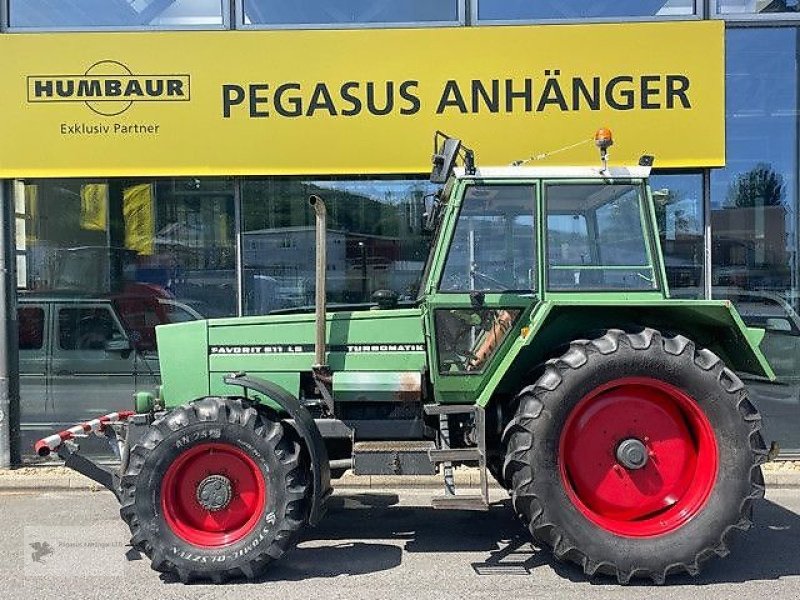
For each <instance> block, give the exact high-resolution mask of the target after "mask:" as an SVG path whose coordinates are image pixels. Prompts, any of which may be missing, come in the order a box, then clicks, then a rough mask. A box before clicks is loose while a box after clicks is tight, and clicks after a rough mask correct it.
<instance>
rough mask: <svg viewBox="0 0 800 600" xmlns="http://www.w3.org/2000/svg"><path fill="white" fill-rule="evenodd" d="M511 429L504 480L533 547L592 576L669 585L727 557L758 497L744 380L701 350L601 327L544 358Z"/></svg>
mask: <svg viewBox="0 0 800 600" xmlns="http://www.w3.org/2000/svg"><path fill="white" fill-rule="evenodd" d="M518 403H519V404H518V409H517V412H516V415H515V416H514V418H513V419H512V420H511V422H510V423H509V424H508V425H507V427H506V428H505V431H504V434H503V442H504V445H505V447H506V448H507V453H506V459H505V463H504V478H505V480H506V481H507V482H508V483H509V485H510V487H511V493H512V501H513V505H514V508H515V510H516V511H517V513H518V514H519V515H520V516H521V517H522V518H523V519H524V520H525V521H526V523H527V524H528V527H529V529H530V532H531V534H532V535H533V537H534V539H535V540H536V541H538V542H541V543H542V544H544V545H546V546H549V547H550V548H552V549H553V552H554V555H555V556H556V558H558V559H560V560H568V561H572V562H574V563H576V564H578V565H579V566H580V567H581V568H582V569H583V571H584V573H585V574H586V575H587V576H590V577H591V576H593V575H595V574H596V573H604V574H609V575H612V576H616V577H617V579H618V580H619V582H620V583H628V582H629V581H630V579H631V578H632V577H644V578H650V579H652V580H653V581H654V582H656V583H663V582H664V580H665V578H666V577H667V576H669V575H670V574H672V573H677V572H688V573H690V574H692V575H696V574H697V573H698V572H699V570H700V567H701V565H702V564H703V563H704V562H705V561H706V560H707V559H709V558H712V557H714V556H725V555H726V554H727V553H728V543H729V537H730V534H731V533H733V532H734V531H736V530H746V529H748V528H749V527H750V525H751V511H752V503H753V500H755V499H756V498H761V497H763V495H764V486H763V480H762V477H761V471H760V469H759V465H760V464H761V463H762V462H764V460H765V459H766V455H767V451H766V448H765V447H764V442H763V440H762V438H761V435H760V432H759V429H760V417H759V415H758V413H757V411H756V410H755V408H754V407H753V405H752V404H751V403H750V401H749V400H748V398H747V391H746V390H745V387H744V385H743V384H742V382H741V380H740V379H739V378H738V377H737V376H736V375H735V374H734V373H733V372H732V371H731V370H730V369H728V368H727V367H725V365H724V364H723V362H722V361H721V360H720V358H719V357H718V356H716V355H715V354H714V353H712V352H711V351H709V350H707V349H701V348H696V347H695V345H694V344H693V343H692V342H691V341H690V340H689V339H687V338H685V337H683V336H680V335H678V336H674V337H666V336H662V335H661V334H660V333H659V332H658V331H655V330H653V329H645V330H644V331H642V332H640V333H626V332H624V331H620V330H609V331H608V332H606V334H605V335H603V336H602V337H600V338H597V339H595V340H592V341H588V340H578V341H575V342H573V343H572V344H571V345H570V348H569V350H568V351H567V352H566V353H565V354H564V355H563V356H561V357H560V358H557V359H553V360H550V361H548V362H547V364H546V366H545V371H544V373H543V374H542V376H541V377H540V378H539V379H538V381H536V383H535V384H533V385H530V386H528V387H526V388H525V389H523V390H522V391H521V392H520V393H519V395H518Z"/></svg>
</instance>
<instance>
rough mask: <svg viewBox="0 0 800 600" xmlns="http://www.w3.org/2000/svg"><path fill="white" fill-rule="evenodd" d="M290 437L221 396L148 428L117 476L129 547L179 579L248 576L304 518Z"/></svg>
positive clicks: (284, 545) (286, 542) (291, 538)
mask: <svg viewBox="0 0 800 600" xmlns="http://www.w3.org/2000/svg"><path fill="white" fill-rule="evenodd" d="M290 433H291V432H290V431H287V430H286V429H284V426H283V425H282V423H281V422H280V421H279V420H278V419H277V418H275V417H272V416H270V414H269V413H267V412H266V411H265V412H263V413H262V412H259V411H256V409H255V408H253V407H252V406H249V405H248V404H245V403H243V402H242V401H241V400H239V399H231V398H204V399H202V400H198V401H196V402H194V403H192V404H189V405H186V406H183V407H181V408H177V409H175V410H173V411H172V412H170V413H169V414H168V415H166V416H165V417H163V418H162V419H160V420H158V421H156V422H155V423H153V425H152V426H151V428H150V429H149V430H148V432H147V433H146V434H145V435H144V436H143V437H142V439H141V440H140V442H139V443H138V444H137V445H136V446H134V448H133V449H132V450H131V454H130V461H129V465H128V468H127V470H126V473H125V475H124V476H123V478H122V486H121V487H122V494H123V496H122V498H123V501H122V507H121V509H120V514H121V515H122V517H123V519H124V520H125V521H126V522H127V523H128V525H129V526H130V529H131V533H132V535H133V537H132V539H131V543H132V545H133V546H135V547H136V548H138V549H140V550H141V551H143V552H144V553H145V554H147V556H148V557H150V559H151V560H152V566H153V568H154V569H156V570H159V571H164V572H169V573H174V574H175V575H177V576H178V577H179V578H180V579H181V580H183V581H189V580H193V579H210V580H212V581H215V582H221V581H224V580H225V579H227V578H229V577H237V576H244V577H247V578H251V579H252V578H254V577H256V576H257V575H258V574H259V573H260V572H261V571H262V570H263V569H264V567H266V565H267V564H268V563H270V562H271V561H272V560H274V559H277V558H280V557H281V556H283V554H285V553H286V552H287V551H288V550H289V549H290V548H291V547H292V546H293V545H294V544H295V542H296V540H297V537H298V535H299V532H300V530H301V528H302V526H303V524H304V523H305V519H306V490H307V484H306V475H305V473H306V471H305V470H304V469H303V468H302V464H301V447H300V444H299V443H298V442H297V441H296V440H295V439H294V438H293V436H291V434H290Z"/></svg>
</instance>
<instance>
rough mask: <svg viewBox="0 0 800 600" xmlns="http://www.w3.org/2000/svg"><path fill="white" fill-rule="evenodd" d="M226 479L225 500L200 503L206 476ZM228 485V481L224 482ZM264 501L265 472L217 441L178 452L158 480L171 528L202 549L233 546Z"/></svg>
mask: <svg viewBox="0 0 800 600" xmlns="http://www.w3.org/2000/svg"><path fill="white" fill-rule="evenodd" d="M213 476H217V477H221V478H224V479H223V481H227V482H229V491H230V493H229V494H228V497H229V499H228V501H227V503H225V504H224V506H220V507H215V508H214V510H210V509H208V508H206V507H204V506H203V504H201V501H200V499H199V491H198V490H200V489H202V486H201V484H202V483H203V482H205V481H208V478H209V477H213ZM226 485H227V484H226ZM266 499H267V486H266V483H265V481H264V474H263V473H262V472H261V469H260V468H259V466H258V465H257V464H256V462H255V461H254V460H253V459H252V458H250V456H248V455H247V454H246V453H245V452H243V451H242V450H240V449H239V448H237V447H235V446H232V445H229V444H221V443H205V444H200V445H198V446H194V447H193V448H190V449H189V450H186V451H185V452H183V453H182V454H181V455H180V456H179V457H178V458H177V459H176V460H175V461H174V462H173V463H172V464H171V465H170V466H169V468H168V469H167V472H166V473H165V474H164V479H163V481H162V483H161V508H162V511H163V513H164V519H165V520H166V522H167V525H169V527H170V529H172V531H173V532H174V533H175V535H177V536H178V537H179V538H181V539H182V540H184V541H186V542H188V543H189V544H192V545H194V546H199V547H202V548H218V547H220V546H227V545H230V544H233V543H235V542H237V541H239V540H241V539H242V538H244V537H245V536H247V534H249V533H250V532H251V531H253V529H254V528H255V526H256V524H257V523H258V521H259V517H260V516H261V512H262V510H263V507H264V504H265V503H266Z"/></svg>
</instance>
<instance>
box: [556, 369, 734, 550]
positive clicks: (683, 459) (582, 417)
mask: <svg viewBox="0 0 800 600" xmlns="http://www.w3.org/2000/svg"><path fill="white" fill-rule="evenodd" d="M717 456H718V455H717V444H716V436H715V433H714V430H713V427H712V426H711V423H710V422H709V420H708V418H707V417H706V415H705V413H704V412H703V410H702V409H701V408H700V407H699V406H698V403H697V402H696V401H695V400H694V399H693V398H692V397H691V396H689V395H688V394H687V393H685V392H684V391H683V390H681V389H679V388H677V387H675V386H673V385H671V384H668V383H666V382H663V381H660V380H657V379H652V378H648V377H625V378H620V379H615V380H612V381H609V382H608V383H606V384H603V385H601V386H598V387H597V388H595V389H594V390H592V391H591V392H590V393H589V394H587V395H586V396H584V398H582V399H581V400H580V401H579V402H578V403H577V405H576V406H575V407H574V408H573V410H572V412H571V414H570V415H569V417H568V419H567V420H566V422H565V424H564V428H563V430H562V433H561V439H560V442H559V469H560V471H561V477H562V481H563V483H564V487H565V491H566V492H567V495H568V496H569V497H570V499H571V500H572V502H573V504H574V505H575V506H576V507H577V509H578V510H579V512H581V513H582V514H583V515H584V516H585V517H587V518H588V519H589V520H590V521H592V522H593V523H595V524H596V525H598V526H600V527H601V528H603V529H604V530H606V531H608V532H611V533H613V534H616V535H621V536H625V537H655V536H659V535H664V534H667V533H669V532H671V531H674V530H675V529H677V528H679V527H681V526H683V525H684V524H685V523H687V522H688V521H689V520H691V519H692V518H694V517H695V516H696V515H697V514H699V513H700V511H701V510H702V509H703V507H704V505H705V503H706V501H707V499H708V498H709V496H710V494H711V490H712V488H713V486H714V485H715V481H716V477H717V464H718V458H717Z"/></svg>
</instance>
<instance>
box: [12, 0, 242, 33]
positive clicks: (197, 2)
mask: <svg viewBox="0 0 800 600" xmlns="http://www.w3.org/2000/svg"><path fill="white" fill-rule="evenodd" d="M230 1H231V0H58V2H52V1H51V0H10V6H9V24H10V26H11V27H12V28H20V29H28V28H37V29H93V28H113V29H145V28H151V27H157V28H164V29H183V28H198V29H218V28H222V27H224V26H225V25H226V24H227V23H228V21H229V19H228V15H229V14H230Z"/></svg>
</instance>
